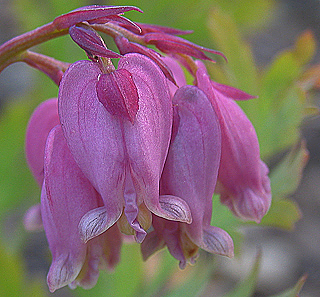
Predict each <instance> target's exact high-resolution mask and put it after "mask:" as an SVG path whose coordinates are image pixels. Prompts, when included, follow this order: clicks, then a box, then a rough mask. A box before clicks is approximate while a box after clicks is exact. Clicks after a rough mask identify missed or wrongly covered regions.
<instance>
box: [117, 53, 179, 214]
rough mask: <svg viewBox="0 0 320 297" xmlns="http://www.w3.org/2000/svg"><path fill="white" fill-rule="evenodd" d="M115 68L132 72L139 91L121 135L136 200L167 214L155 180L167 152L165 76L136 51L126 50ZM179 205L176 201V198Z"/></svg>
mask: <svg viewBox="0 0 320 297" xmlns="http://www.w3.org/2000/svg"><path fill="white" fill-rule="evenodd" d="M118 69H126V70H127V71H128V72H130V73H131V74H132V78H133V81H134V83H135V85H136V87H137V90H138V94H139V111H138V112H137V115H136V120H135V123H134V125H132V124H131V123H130V122H124V123H123V126H124V138H125V143H126V149H127V152H128V157H129V159H130V161H129V162H130V166H131V167H130V170H131V174H132V180H133V183H134V186H135V188H136V191H137V203H138V204H140V200H141V199H142V200H143V201H144V202H145V204H146V206H147V208H148V209H149V210H150V211H151V212H153V213H154V214H156V215H159V216H163V217H166V218H169V217H171V219H172V213H171V211H169V212H168V211H167V209H163V208H162V207H161V204H160V202H159V180H160V176H161V173H162V169H163V165H164V161H165V158H166V155H167V151H168V146H169V141H170V136H171V127H172V102H171V98H170V95H169V88H168V84H167V80H166V78H165V76H164V75H163V73H162V71H161V70H160V69H159V67H158V66H157V65H156V64H155V63H154V62H153V61H151V60H150V59H149V58H147V57H145V56H143V55H140V54H126V55H125V56H124V57H123V58H122V59H120V61H119V65H118ZM177 203H178V204H179V205H181V203H180V201H177Z"/></svg>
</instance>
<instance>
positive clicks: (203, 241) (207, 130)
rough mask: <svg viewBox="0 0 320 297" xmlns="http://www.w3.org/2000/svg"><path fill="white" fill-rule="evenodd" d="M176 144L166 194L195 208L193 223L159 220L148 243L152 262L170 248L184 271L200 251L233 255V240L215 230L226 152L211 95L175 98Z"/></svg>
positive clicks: (187, 89) (187, 91)
mask: <svg viewBox="0 0 320 297" xmlns="http://www.w3.org/2000/svg"><path fill="white" fill-rule="evenodd" d="M173 105H174V117H173V132H172V140H171V144H170V149H169V153H168V157H167V160H166V165H165V167H164V171H163V174H162V178H161V194H163V195H170V196H171V195H174V196H177V197H180V198H182V199H183V200H185V201H186V203H187V204H188V205H189V206H190V210H191V215H192V223H191V224H185V223H178V222H172V221H168V220H164V219H161V218H156V217H154V218H153V227H154V229H155V231H153V232H152V233H150V234H148V236H147V238H146V240H145V241H144V242H143V243H142V253H143V255H144V258H147V257H148V256H149V255H150V254H152V253H153V252H154V251H156V250H157V249H159V248H160V247H162V246H163V245H164V244H166V245H167V246H168V249H169V251H170V253H171V254H172V255H173V256H174V257H175V258H177V259H178V260H179V261H180V267H181V268H184V267H185V265H186V262H187V261H188V260H189V261H190V262H191V263H193V262H194V260H195V257H196V255H197V250H198V247H201V248H202V249H204V250H206V251H208V252H211V253H215V254H221V255H226V256H233V242H232V239H231V237H230V236H229V235H228V234H227V233H226V232H225V231H224V230H222V229H220V228H217V227H213V226H210V221H211V215H212V195H213V193H214V189H215V185H216V180H217V175H218V169H219V164H220V152H221V133H220V127H219V122H218V119H217V115H216V113H215V112H214V110H213V108H212V106H211V104H210V102H209V100H208V98H207V96H206V95H205V94H204V93H203V92H202V91H201V90H200V89H199V88H197V87H194V86H184V87H181V88H180V89H178V90H177V92H176V93H175V95H174V97H173Z"/></svg>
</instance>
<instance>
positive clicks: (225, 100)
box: [197, 62, 271, 222]
mask: <svg viewBox="0 0 320 297" xmlns="http://www.w3.org/2000/svg"><path fill="white" fill-rule="evenodd" d="M198 65H199V69H198V71H197V82H198V86H199V87H200V88H201V89H202V90H203V91H204V92H205V93H206V94H207V96H208V98H210V101H211V104H212V106H213V107H214V109H215V111H216V113H217V115H218V117H219V123H220V126H221V135H222V148H221V165H220V168H219V176H218V181H219V183H218V187H217V192H218V193H220V194H221V196H220V197H221V202H222V203H224V204H226V205H227V206H228V207H229V208H230V209H231V210H232V211H233V212H234V214H235V215H237V216H239V217H241V218H242V219H245V220H254V221H256V222H259V221H260V220H261V218H262V217H263V216H264V215H265V214H266V212H267V211H268V209H269V207H270V204H271V190H270V180H269V178H268V175H267V174H268V169H267V167H266V166H265V164H263V163H262V162H261V160H260V150H259V142H258V138H257V135H256V132H255V130H254V127H253V125H252V123H251V122H250V120H249V119H248V118H247V116H246V115H245V113H244V112H243V111H242V110H241V108H240V107H239V106H238V105H237V103H236V102H235V101H234V100H232V99H233V98H230V97H227V96H226V95H225V94H226V92H224V93H222V92H220V91H219V88H220V87H219V88H218V89H216V88H215V84H212V83H211V81H210V78H209V76H208V74H207V73H206V70H205V67H204V65H203V64H202V63H201V62H198ZM224 91H225V90H224ZM231 93H232V92H231ZM229 94H230V92H229Z"/></svg>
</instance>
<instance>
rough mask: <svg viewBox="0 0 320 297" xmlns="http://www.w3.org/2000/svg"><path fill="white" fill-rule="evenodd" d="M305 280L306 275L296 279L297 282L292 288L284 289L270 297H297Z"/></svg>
mask: <svg viewBox="0 0 320 297" xmlns="http://www.w3.org/2000/svg"><path fill="white" fill-rule="evenodd" d="M306 280H307V276H306V275H304V276H302V277H301V278H300V279H299V280H298V282H297V284H296V285H295V286H294V287H293V288H291V289H289V290H286V291H285V292H283V293H280V294H278V295H272V296H270V297H298V296H299V293H300V291H301V289H302V287H303V285H304V283H305V282H306Z"/></svg>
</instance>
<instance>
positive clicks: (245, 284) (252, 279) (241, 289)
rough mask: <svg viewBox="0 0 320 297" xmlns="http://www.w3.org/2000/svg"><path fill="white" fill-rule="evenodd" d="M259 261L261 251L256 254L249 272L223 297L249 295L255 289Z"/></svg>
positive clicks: (244, 296) (243, 296) (248, 296)
mask: <svg viewBox="0 0 320 297" xmlns="http://www.w3.org/2000/svg"><path fill="white" fill-rule="evenodd" d="M260 262H261V252H259V253H258V254H257V256H256V259H255V262H254V264H253V267H252V269H251V272H250V274H249V275H248V276H247V277H246V278H245V279H244V280H243V281H242V282H241V283H239V284H238V285H237V286H236V288H235V289H234V290H232V292H230V293H228V294H227V295H225V296H223V297H250V296H252V295H253V293H254V291H255V286H256V283H257V279H258V274H259V268H260Z"/></svg>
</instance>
